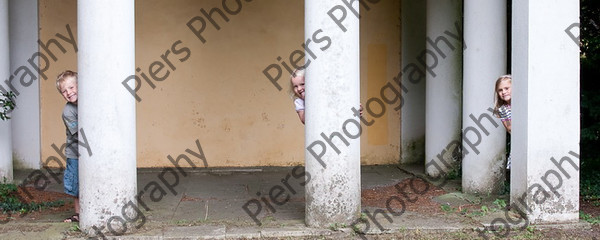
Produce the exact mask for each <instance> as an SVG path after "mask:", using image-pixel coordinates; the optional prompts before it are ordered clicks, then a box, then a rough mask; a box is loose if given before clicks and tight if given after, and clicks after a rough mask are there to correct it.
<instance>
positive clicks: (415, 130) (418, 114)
mask: <svg viewBox="0 0 600 240" xmlns="http://www.w3.org/2000/svg"><path fill="white" fill-rule="evenodd" d="M425 4H426V2H425V1H423V0H403V1H402V10H401V11H402V40H401V41H402V85H404V86H405V87H406V88H407V89H408V92H407V93H405V94H404V105H403V106H402V115H401V121H402V130H401V141H402V157H401V159H400V163H402V164H405V163H415V162H422V161H423V159H424V158H425V71H423V70H420V69H419V68H418V66H420V65H419V62H418V59H419V56H420V55H421V54H423V52H424V51H425V23H426V20H427V18H426V9H425Z"/></svg>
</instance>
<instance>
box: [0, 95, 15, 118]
mask: <svg viewBox="0 0 600 240" xmlns="http://www.w3.org/2000/svg"><path fill="white" fill-rule="evenodd" d="M15 106H16V104H15V94H14V93H13V92H11V91H8V92H5V93H2V94H0V120H7V119H10V117H9V116H8V114H9V113H10V112H11V111H12V110H13V109H15Z"/></svg>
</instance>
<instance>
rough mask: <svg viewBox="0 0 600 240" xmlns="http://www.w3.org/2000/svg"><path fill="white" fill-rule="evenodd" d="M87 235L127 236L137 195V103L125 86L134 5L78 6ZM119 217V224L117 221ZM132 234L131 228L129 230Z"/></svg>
mask: <svg viewBox="0 0 600 240" xmlns="http://www.w3.org/2000/svg"><path fill="white" fill-rule="evenodd" d="M77 7H78V9H77V22H78V25H79V26H78V29H79V30H78V40H79V52H78V55H77V57H78V69H79V103H78V105H79V106H78V110H79V111H78V113H79V128H80V131H79V140H80V142H81V140H82V134H81V133H82V130H81V129H83V131H84V132H85V135H86V138H87V140H88V143H89V145H90V148H91V151H92V155H91V156H90V155H89V154H88V151H87V149H86V148H84V147H83V146H82V145H81V144H80V145H79V153H80V158H79V164H80V165H79V174H80V186H79V189H80V200H81V223H80V226H81V229H82V230H83V231H84V232H95V231H94V229H93V226H95V227H96V228H103V227H104V229H103V231H107V227H106V226H107V221H109V220H111V219H112V220H113V221H112V222H111V223H112V224H111V225H112V226H113V229H115V231H114V232H119V231H121V228H120V226H121V222H119V220H118V217H121V218H122V216H123V213H122V208H123V206H124V205H125V204H126V203H127V202H129V201H133V203H135V202H136V201H135V199H134V196H135V194H136V182H137V178H136V130H135V129H136V127H135V120H136V118H135V113H136V112H135V99H134V98H132V97H131V94H130V93H129V92H127V90H126V89H125V88H124V87H123V85H122V84H121V81H122V79H123V76H129V75H133V74H134V73H135V72H134V70H135V14H134V1H133V0H126V1H123V0H110V1H104V0H103V1H99V0H94V1H90V0H81V1H78V2H77ZM112 217H116V218H112ZM129 229H131V227H130V228H129Z"/></svg>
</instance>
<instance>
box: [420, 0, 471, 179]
mask: <svg viewBox="0 0 600 240" xmlns="http://www.w3.org/2000/svg"><path fill="white" fill-rule="evenodd" d="M461 10H462V1H460V0H427V30H426V33H427V40H426V49H427V52H426V54H425V55H424V57H422V58H420V59H426V61H425V62H426V63H427V64H426V66H427V67H426V72H427V76H426V83H425V84H426V87H425V89H426V94H425V95H426V100H425V102H426V104H425V105H426V107H425V116H426V117H425V125H426V129H427V130H426V132H425V171H426V173H427V174H428V175H429V176H432V177H436V176H439V175H443V174H446V173H448V172H449V171H451V169H452V167H451V166H453V165H456V161H458V160H459V158H460V156H457V154H453V153H457V151H456V148H460V145H461V144H460V135H461V131H460V130H461V122H462V118H461V116H462V115H461V110H462V107H461V97H462V96H461V90H462V89H461V82H462V51H463V44H462V43H463V41H462V20H461ZM457 38H458V39H457Z"/></svg>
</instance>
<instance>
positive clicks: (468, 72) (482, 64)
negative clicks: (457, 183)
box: [462, 0, 507, 193]
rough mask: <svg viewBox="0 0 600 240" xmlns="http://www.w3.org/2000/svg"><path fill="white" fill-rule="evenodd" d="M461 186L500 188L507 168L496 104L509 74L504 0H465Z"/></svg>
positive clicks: (481, 190) (479, 190)
mask: <svg viewBox="0 0 600 240" xmlns="http://www.w3.org/2000/svg"><path fill="white" fill-rule="evenodd" d="M464 11H465V13H464V28H465V31H464V36H465V37H464V38H465V42H466V43H467V46H468V48H467V49H465V51H464V53H463V54H464V56H463V64H464V65H463V76H464V78H463V109H462V110H463V112H462V113H463V114H462V122H463V124H462V128H463V129H464V130H463V155H464V157H463V162H462V164H463V165H462V166H463V168H462V173H463V174H462V189H463V191H465V192H468V193H492V192H497V191H498V190H500V189H501V187H502V186H503V181H502V180H503V179H504V172H505V171H506V170H505V169H506V164H505V162H506V154H505V151H506V144H505V143H506V130H505V129H504V126H503V125H502V123H501V122H500V121H499V120H498V118H496V117H494V115H493V114H492V112H490V111H488V110H487V109H488V108H493V107H494V96H495V95H494V87H495V82H496V79H497V78H498V77H499V76H501V75H505V74H507V72H506V65H507V64H506V55H507V49H506V48H507V26H506V24H507V22H506V18H507V17H506V0H492V1H481V0H465V4H464Z"/></svg>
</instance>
